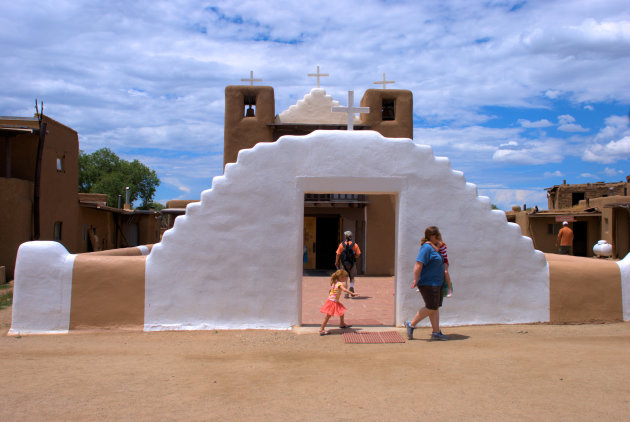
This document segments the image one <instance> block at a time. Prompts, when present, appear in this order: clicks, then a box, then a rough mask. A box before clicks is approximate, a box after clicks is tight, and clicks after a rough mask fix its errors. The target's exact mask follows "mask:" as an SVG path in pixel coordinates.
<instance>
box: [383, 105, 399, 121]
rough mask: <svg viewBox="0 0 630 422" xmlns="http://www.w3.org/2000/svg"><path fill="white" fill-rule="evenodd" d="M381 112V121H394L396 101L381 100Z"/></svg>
mask: <svg viewBox="0 0 630 422" xmlns="http://www.w3.org/2000/svg"><path fill="white" fill-rule="evenodd" d="M381 111H382V119H383V120H396V101H395V100H383V105H382V107H381Z"/></svg>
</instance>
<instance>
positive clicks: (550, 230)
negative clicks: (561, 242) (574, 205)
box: [547, 223, 560, 234]
mask: <svg viewBox="0 0 630 422" xmlns="http://www.w3.org/2000/svg"><path fill="white" fill-rule="evenodd" d="M559 231H560V224H559V223H555V224H547V234H558V232H559Z"/></svg>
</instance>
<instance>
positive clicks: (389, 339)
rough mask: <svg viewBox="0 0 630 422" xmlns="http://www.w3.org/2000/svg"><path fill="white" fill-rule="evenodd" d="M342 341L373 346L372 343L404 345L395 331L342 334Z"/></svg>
mask: <svg viewBox="0 0 630 422" xmlns="http://www.w3.org/2000/svg"><path fill="white" fill-rule="evenodd" d="M343 341H344V342H345V343H346V344H348V343H352V344H368V343H370V344H374V343H404V342H405V340H403V338H402V337H401V336H400V334H399V333H398V332H396V331H382V332H373V333H370V332H367V333H357V332H349V333H343Z"/></svg>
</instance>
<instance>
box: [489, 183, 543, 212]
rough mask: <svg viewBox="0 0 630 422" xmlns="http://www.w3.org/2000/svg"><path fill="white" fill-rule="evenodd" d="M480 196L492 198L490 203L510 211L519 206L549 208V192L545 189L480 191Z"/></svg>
mask: <svg viewBox="0 0 630 422" xmlns="http://www.w3.org/2000/svg"><path fill="white" fill-rule="evenodd" d="M479 194H480V195H483V196H487V197H489V198H490V202H491V203H493V204H495V205H496V206H497V207H499V209H502V210H506V211H509V210H511V209H512V206H514V205H518V206H520V207H522V206H523V205H526V206H527V208H533V207H534V206H535V205H537V206H538V208H539V209H546V208H547V192H545V190H544V189H543V188H538V189H479Z"/></svg>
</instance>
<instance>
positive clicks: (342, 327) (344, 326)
mask: <svg viewBox="0 0 630 422" xmlns="http://www.w3.org/2000/svg"><path fill="white" fill-rule="evenodd" d="M350 327H352V325H340V326H339V328H341V329H342V330H343V329H344V328H350Z"/></svg>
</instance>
